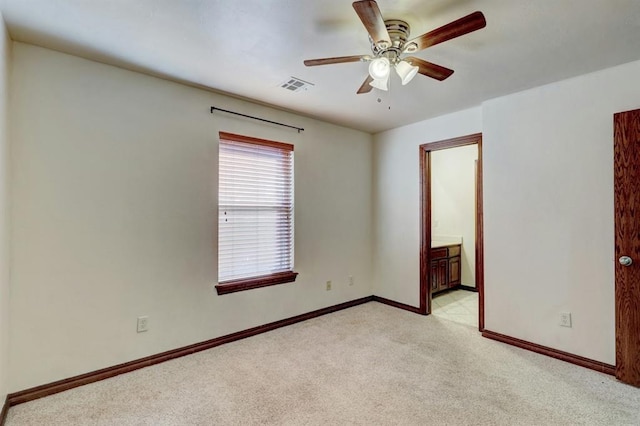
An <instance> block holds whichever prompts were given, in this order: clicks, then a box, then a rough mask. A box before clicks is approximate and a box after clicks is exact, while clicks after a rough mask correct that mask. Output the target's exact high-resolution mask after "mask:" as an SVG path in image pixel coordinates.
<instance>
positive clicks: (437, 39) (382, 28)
mask: <svg viewBox="0 0 640 426" xmlns="http://www.w3.org/2000/svg"><path fill="white" fill-rule="evenodd" d="M353 8H354V9H355V11H356V13H357V14H358V17H360V20H361V21H362V23H363V24H364V26H365V28H366V29H367V32H368V33H369V40H370V41H371V51H372V53H373V55H354V56H339V57H335V58H322V59H307V60H306V61H304V64H305V65H306V66H308V67H313V66H316V65H328V64H339V63H345V62H361V61H364V62H370V64H369V75H368V76H367V78H366V79H365V81H364V83H362V86H360V88H359V89H358V92H357V93H358V94H361V93H368V92H370V91H371V89H372V88H374V87H375V88H377V89H380V90H388V84H389V75H390V73H391V69H392V68H394V69H395V71H396V72H397V73H398V75H399V76H400V79H401V80H402V84H403V85H405V84H407V83H408V82H409V81H411V79H412V78H413V77H415V75H416V74H418V73H419V74H422V75H426V76H427V77H431V78H435V79H436V80H440V81H442V80H444V79H446V78H448V77H449V76H450V75H451V74H453V70H452V69H449V68H445V67H443V66H440V65H436V64H433V63H431V62H427V61H425V60H422V59H420V58H416V57H415V56H404V55H405V54H407V53H414V52H418V51H420V50H423V49H426V48H427V47H431V46H434V45H436V44H439V43H442V42H445V41H447V40H451V39H453V38H456V37H460V36H462V35H465V34H468V33H470V32H473V31H476V30H479V29H481V28H484V27H485V26H486V25H487V22H486V21H485V19H484V15H483V14H482V12H473V13H471V14H470V15H467V16H465V17H463V18H460V19H458V20H456V21H453V22H450V23H448V24H447V25H443V26H442V27H440V28H437V29H435V30H433V31H430V32H428V33H425V34H422V35H421V36H419V37H416V38H413V39H409V33H410V30H411V28H410V26H409V24H408V23H406V22H405V21H401V20H399V19H387V20H384V19H382V14H381V13H380V9H379V8H378V4H377V3H376V2H375V1H373V0H362V1H356V2H353Z"/></svg>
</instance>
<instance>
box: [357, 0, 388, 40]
mask: <svg viewBox="0 0 640 426" xmlns="http://www.w3.org/2000/svg"><path fill="white" fill-rule="evenodd" d="M353 8H354V9H355V11H356V13H357V14H358V16H359V17H360V20H361V21H362V23H363V24H364V27H365V28H366V29H367V32H368V33H369V35H370V36H371V38H372V39H373V42H374V43H375V44H376V45H380V43H381V42H382V43H383V44H382V45H381V46H379V47H382V48H385V49H386V48H387V47H389V46H391V39H390V38H389V33H388V32H387V26H386V25H385V24H384V19H382V14H381V13H380V9H379V8H378V3H376V2H375V1H373V0H364V1H355V2H353Z"/></svg>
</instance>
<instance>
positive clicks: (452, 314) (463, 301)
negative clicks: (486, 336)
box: [431, 290, 478, 327]
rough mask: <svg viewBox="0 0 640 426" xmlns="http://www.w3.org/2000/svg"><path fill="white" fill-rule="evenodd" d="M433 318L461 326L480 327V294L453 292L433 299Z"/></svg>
mask: <svg viewBox="0 0 640 426" xmlns="http://www.w3.org/2000/svg"><path fill="white" fill-rule="evenodd" d="M431 302H432V305H431V308H432V310H433V316H435V317H438V318H441V319H445V320H448V321H453V322H457V323H459V324H464V325H469V326H472V327H478V293H476V292H473V291H468V290H453V291H447V292H445V293H442V294H437V295H435V296H434V297H433V299H432V301H431Z"/></svg>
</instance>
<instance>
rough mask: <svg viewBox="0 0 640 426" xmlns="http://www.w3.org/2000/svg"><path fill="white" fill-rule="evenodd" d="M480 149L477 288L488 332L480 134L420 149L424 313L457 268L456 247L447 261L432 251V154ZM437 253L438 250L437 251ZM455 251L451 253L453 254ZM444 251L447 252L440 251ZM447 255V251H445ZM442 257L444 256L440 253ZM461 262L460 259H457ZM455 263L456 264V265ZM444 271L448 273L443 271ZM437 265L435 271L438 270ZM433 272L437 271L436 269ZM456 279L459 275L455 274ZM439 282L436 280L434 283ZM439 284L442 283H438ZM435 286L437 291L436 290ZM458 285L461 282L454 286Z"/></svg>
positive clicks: (481, 324)
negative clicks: (485, 312) (471, 148)
mask: <svg viewBox="0 0 640 426" xmlns="http://www.w3.org/2000/svg"><path fill="white" fill-rule="evenodd" d="M469 145H476V146H477V166H476V168H475V247H474V252H475V268H474V269H475V286H476V289H477V292H478V329H479V331H483V330H484V257H483V246H484V242H483V228H482V134H481V133H476V134H472V135H468V136H462V137H458V138H453V139H446V140H442V141H437V142H431V143H426V144H423V145H421V146H420V310H421V312H424V313H426V314H431V313H432V312H433V311H432V295H433V292H434V291H437V290H441V289H442V287H441V286H442V283H441V282H440V278H438V277H440V276H445V277H448V276H450V275H449V274H450V272H453V271H452V270H450V269H448V268H450V267H451V266H449V265H455V263H454V262H455V261H456V252H455V251H456V250H457V249H456V248H455V247H456V246H455V245H453V246H450V247H452V248H453V249H449V248H448V249H447V253H448V254H447V256H449V255H451V256H449V257H447V260H440V259H439V258H438V259H435V258H434V257H433V256H435V254H434V253H435V251H433V250H432V242H433V228H432V225H433V222H432V183H433V180H432V153H433V152H434V151H441V150H446V149H451V148H458V147H465V146H469ZM434 250H435V249H434ZM451 250H453V251H452V252H451V253H450V252H449V251H451ZM440 251H443V250H440ZM443 254H444V251H443ZM438 255H440V254H438ZM457 259H458V260H457V261H458V262H459V259H460V258H459V257H458V258H457ZM452 262H453V263H452ZM440 263H442V265H441V269H443V271H444V272H442V273H441V272H440V271H439V269H440ZM434 265H435V269H434ZM432 269H433V270H432ZM451 276H452V277H455V274H453V275H451ZM434 280H435V281H434ZM436 281H438V282H436ZM434 284H435V288H434ZM453 284H454V285H457V283H455V282H454V283H453Z"/></svg>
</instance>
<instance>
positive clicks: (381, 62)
mask: <svg viewBox="0 0 640 426" xmlns="http://www.w3.org/2000/svg"><path fill="white" fill-rule="evenodd" d="M390 70H391V62H389V60H388V59H387V58H385V57H380V58H376V59H374V60H373V61H371V63H370V64H369V75H370V76H371V78H373V79H374V80H382V79H385V80H386V79H388V78H389V73H390V72H391V71H390ZM385 86H386V81H385ZM374 87H375V86H374ZM385 90H386V89H385Z"/></svg>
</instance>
